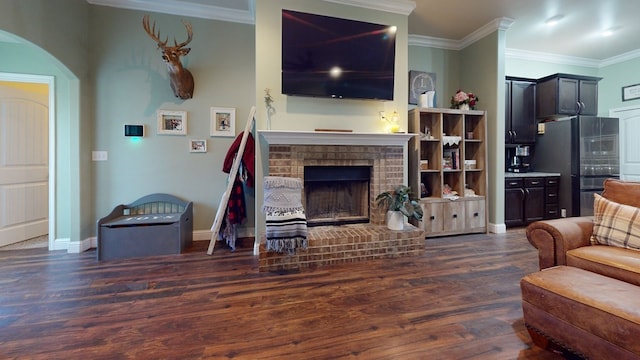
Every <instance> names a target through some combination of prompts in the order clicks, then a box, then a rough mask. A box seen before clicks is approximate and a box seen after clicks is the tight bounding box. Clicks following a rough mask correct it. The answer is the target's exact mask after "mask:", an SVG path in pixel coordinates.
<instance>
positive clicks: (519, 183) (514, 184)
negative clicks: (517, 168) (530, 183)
mask: <svg viewBox="0 0 640 360" xmlns="http://www.w3.org/2000/svg"><path fill="white" fill-rule="evenodd" d="M523 184H524V181H523V179H506V180H505V182H504V187H505V188H506V189H517V188H521V187H523Z"/></svg>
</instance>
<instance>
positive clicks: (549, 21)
mask: <svg viewBox="0 0 640 360" xmlns="http://www.w3.org/2000/svg"><path fill="white" fill-rule="evenodd" d="M563 18H564V15H556V16H552V17H550V18H548V19H547V20H545V22H544V23H545V24H546V25H547V26H554V25H556V24H557V23H558V22H560V20H562V19H563Z"/></svg>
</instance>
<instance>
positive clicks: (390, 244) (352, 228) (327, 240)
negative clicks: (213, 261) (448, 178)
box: [258, 224, 425, 271]
mask: <svg viewBox="0 0 640 360" xmlns="http://www.w3.org/2000/svg"><path fill="white" fill-rule="evenodd" d="M262 240H263V241H261V242H260V255H259V264H258V269H259V271H283V270H299V269H304V268H314V267H319V266H326V265H335V264H344V263H353V262H358V261H364V260H373V259H386V258H397V257H402V256H414V255H420V254H422V253H423V252H424V250H425V234H424V231H422V230H418V229H417V228H416V227H414V226H412V225H409V224H407V225H406V229H405V230H402V231H392V230H389V229H387V227H386V226H384V225H371V224H354V225H343V226H318V227H314V228H310V229H309V231H308V240H309V247H308V248H307V249H305V250H302V249H298V250H297V252H296V254H293V255H289V254H280V253H275V252H267V251H266V247H265V242H264V239H262Z"/></svg>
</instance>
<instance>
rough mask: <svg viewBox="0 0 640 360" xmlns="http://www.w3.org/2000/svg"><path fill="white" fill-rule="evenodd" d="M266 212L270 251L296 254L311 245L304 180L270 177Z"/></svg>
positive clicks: (266, 180)
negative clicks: (303, 203) (303, 195)
mask: <svg viewBox="0 0 640 360" xmlns="http://www.w3.org/2000/svg"><path fill="white" fill-rule="evenodd" d="M262 211H263V212H264V213H265V214H266V220H267V222H266V225H267V244H266V245H267V251H274V252H278V253H284V252H287V253H289V254H294V253H295V251H296V249H298V248H302V249H306V248H307V245H308V244H307V218H306V216H305V214H304V208H303V206H302V180H301V179H297V178H287V177H278V176H266V177H265V178H264V203H263V206H262Z"/></svg>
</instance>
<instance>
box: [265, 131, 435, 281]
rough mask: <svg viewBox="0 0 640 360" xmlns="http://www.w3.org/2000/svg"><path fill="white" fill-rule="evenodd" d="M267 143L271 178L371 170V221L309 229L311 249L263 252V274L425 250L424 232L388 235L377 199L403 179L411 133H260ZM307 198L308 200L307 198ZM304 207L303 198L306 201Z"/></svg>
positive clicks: (414, 230)
mask: <svg viewBox="0 0 640 360" xmlns="http://www.w3.org/2000/svg"><path fill="white" fill-rule="evenodd" d="M258 134H259V139H260V141H261V142H262V141H265V142H266V143H268V144H269V154H268V159H269V165H268V166H269V168H268V174H269V175H271V176H284V177H296V178H300V179H304V174H305V167H321V166H326V167H335V166H348V167H369V168H370V169H371V171H370V179H369V196H368V202H369V204H368V206H369V222H368V223H366V224H351V225H340V226H317V227H309V229H308V239H309V248H308V249H307V250H298V251H297V253H296V254H294V255H288V254H278V253H272V252H267V251H266V249H265V246H264V241H261V244H260V250H259V268H260V271H276V270H292V269H298V268H303V267H312V266H322V265H329V264H339V263H346V262H355V261H360V260H367V259H377V258H389V257H398V256H407V255H414V254H418V253H420V252H422V251H423V250H424V232H423V231H421V230H418V229H416V228H414V227H413V226H411V225H407V229H406V230H404V231H390V230H388V229H387V227H386V225H384V224H385V219H384V217H385V211H384V210H383V209H379V208H378V207H377V206H376V204H375V198H376V196H377V195H378V194H379V193H381V192H383V191H387V190H392V189H393V188H394V187H395V186H396V185H398V184H403V183H405V181H404V145H405V144H406V143H407V141H408V140H409V138H410V137H411V136H412V135H411V134H378V133H338V132H293V131H259V132H258ZM303 197H304V196H303ZM303 203H304V200H303Z"/></svg>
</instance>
